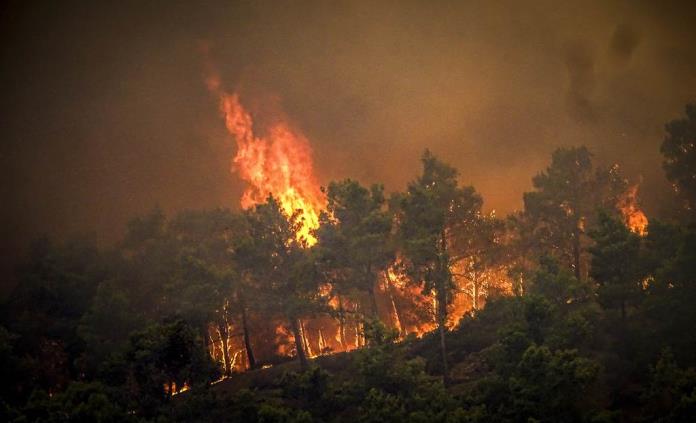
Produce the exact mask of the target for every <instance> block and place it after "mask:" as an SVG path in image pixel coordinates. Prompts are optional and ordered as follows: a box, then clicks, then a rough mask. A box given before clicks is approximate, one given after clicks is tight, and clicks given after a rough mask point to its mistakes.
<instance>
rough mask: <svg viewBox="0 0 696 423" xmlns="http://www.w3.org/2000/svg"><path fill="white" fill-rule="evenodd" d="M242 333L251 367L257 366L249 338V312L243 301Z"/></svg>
mask: <svg viewBox="0 0 696 423" xmlns="http://www.w3.org/2000/svg"><path fill="white" fill-rule="evenodd" d="M242 333H243V338H244V349H245V350H246V353H247V361H248V362H249V368H250V369H255V368H256V359H255V358H254V351H253V350H252V349H251V340H250V339H249V324H248V322H247V312H246V306H244V304H243V303H242Z"/></svg>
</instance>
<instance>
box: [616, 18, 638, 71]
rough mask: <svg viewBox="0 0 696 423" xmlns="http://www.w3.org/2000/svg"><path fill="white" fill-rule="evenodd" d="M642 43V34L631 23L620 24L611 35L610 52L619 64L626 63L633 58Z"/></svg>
mask: <svg viewBox="0 0 696 423" xmlns="http://www.w3.org/2000/svg"><path fill="white" fill-rule="evenodd" d="M639 43H640V34H638V32H637V31H636V30H635V29H634V28H633V27H632V26H630V25H627V24H619V25H617V26H616V29H615V30H614V34H613V35H612V36H611V42H610V43H609V53H610V55H611V57H612V59H614V60H615V61H616V62H617V63H618V64H621V65H623V64H625V63H627V62H628V61H630V60H631V56H632V55H633V52H634V51H635V49H636V48H637V47H638V44H639Z"/></svg>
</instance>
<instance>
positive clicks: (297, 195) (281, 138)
mask: <svg viewBox="0 0 696 423" xmlns="http://www.w3.org/2000/svg"><path fill="white" fill-rule="evenodd" d="M206 85H207V87H208V90H209V91H210V92H211V93H213V94H214V95H216V96H218V97H219V99H220V112H221V114H222V116H223V117H224V119H225V126H226V127H227V131H228V132H229V133H230V134H231V135H232V136H233V137H234V138H235V140H236V142H237V154H236V156H235V157H234V159H233V171H237V172H238V173H239V176H240V177H241V178H242V179H243V180H245V181H246V182H247V183H248V184H249V185H248V187H247V189H246V190H245V191H244V193H243V195H242V198H241V206H242V208H244V209H247V208H249V207H252V206H254V205H256V204H261V203H264V202H266V200H267V198H268V196H269V195H273V197H275V198H276V199H277V200H278V201H279V202H280V204H281V206H282V208H283V211H285V213H286V214H287V215H288V216H290V215H292V214H293V213H295V212H298V213H299V218H300V222H301V224H302V225H301V228H300V231H299V237H300V238H303V239H304V240H306V242H307V243H308V244H309V245H313V244H314V243H316V238H315V237H314V236H313V235H312V231H313V230H314V229H316V228H317V227H318V226H319V211H320V210H321V209H322V208H323V206H324V202H325V201H324V196H323V194H322V192H321V188H320V186H319V184H318V183H317V181H316V178H315V176H314V164H313V160H312V148H311V146H310V144H309V141H308V140H307V138H306V137H305V136H304V135H303V134H301V133H300V132H298V131H295V130H293V129H292V128H291V126H290V125H289V124H288V123H287V122H286V121H284V120H280V121H278V122H276V123H274V124H272V125H270V127H269V128H267V130H266V135H265V136H259V135H258V134H255V133H254V127H253V126H254V121H253V119H252V117H251V114H250V113H249V112H248V111H247V110H246V109H245V108H244V107H243V106H242V104H241V103H240V102H239V95H238V94H237V93H233V94H229V93H227V92H225V91H223V90H222V89H221V84H220V78H219V77H218V76H217V74H215V73H214V72H210V75H209V76H208V78H207V79H206Z"/></svg>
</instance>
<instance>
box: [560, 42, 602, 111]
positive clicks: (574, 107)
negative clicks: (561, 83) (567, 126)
mask: <svg viewBox="0 0 696 423" xmlns="http://www.w3.org/2000/svg"><path fill="white" fill-rule="evenodd" d="M564 59H565V60H564V61H565V65H566V69H567V71H568V80H569V87H568V93H567V95H566V96H567V97H566V98H567V102H568V108H569V112H570V115H571V116H572V117H573V118H575V119H577V120H579V121H580V122H594V121H595V120H596V119H597V114H596V113H595V110H594V106H593V104H592V93H593V90H594V87H595V69H594V68H595V62H594V57H593V55H592V53H591V52H590V49H589V48H588V47H587V46H586V45H585V44H582V43H579V42H576V43H572V44H569V45H568V46H567V47H566V50H565V57H564Z"/></svg>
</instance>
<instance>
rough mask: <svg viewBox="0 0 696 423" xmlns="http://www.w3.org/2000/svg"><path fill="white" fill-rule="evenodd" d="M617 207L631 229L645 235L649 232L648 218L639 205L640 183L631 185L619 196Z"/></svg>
mask: <svg viewBox="0 0 696 423" xmlns="http://www.w3.org/2000/svg"><path fill="white" fill-rule="evenodd" d="M616 206H617V208H618V209H619V210H620V211H621V214H622V215H623V219H624V223H625V224H626V226H628V228H629V229H630V230H632V231H633V232H635V233H637V234H639V235H641V236H643V235H645V234H646V233H647V232H648V218H647V217H646V216H645V213H643V211H642V210H641V209H640V208H639V207H638V185H637V184H636V185H633V186H631V187H629V188H628V189H627V190H626V192H625V193H624V194H623V195H622V196H621V198H619V201H618V203H617V205H616Z"/></svg>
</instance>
